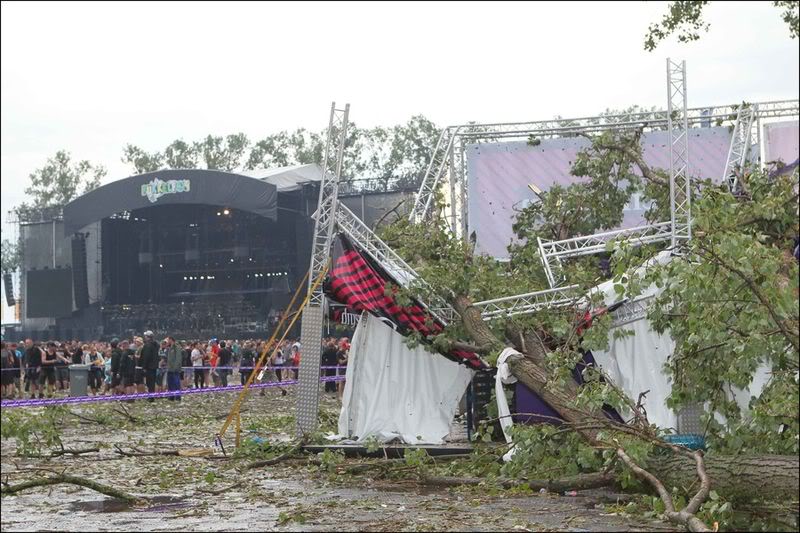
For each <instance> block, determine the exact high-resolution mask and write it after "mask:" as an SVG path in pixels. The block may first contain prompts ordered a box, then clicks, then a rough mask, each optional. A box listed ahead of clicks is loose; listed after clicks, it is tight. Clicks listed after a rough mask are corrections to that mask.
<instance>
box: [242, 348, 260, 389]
mask: <svg viewBox="0 0 800 533" xmlns="http://www.w3.org/2000/svg"><path fill="white" fill-rule="evenodd" d="M255 365H256V354H255V353H254V352H253V343H252V342H250V341H248V342H246V343H244V348H242V352H241V358H240V359H239V380H240V381H241V383H242V385H244V384H245V383H246V382H247V380H248V379H250V375H251V374H252V373H253V367H254V366H255Z"/></svg>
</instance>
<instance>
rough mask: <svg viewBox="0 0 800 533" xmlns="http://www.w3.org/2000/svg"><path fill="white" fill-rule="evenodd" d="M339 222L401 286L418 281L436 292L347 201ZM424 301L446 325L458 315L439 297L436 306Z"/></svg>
mask: <svg viewBox="0 0 800 533" xmlns="http://www.w3.org/2000/svg"><path fill="white" fill-rule="evenodd" d="M336 225H337V228H338V229H339V231H341V232H343V233H344V234H345V235H347V236H348V237H349V238H350V240H352V241H353V242H354V243H355V244H357V245H358V246H359V247H360V248H361V249H362V250H364V252H366V253H367V254H369V256H370V257H372V259H374V260H375V261H376V262H377V263H378V264H379V265H381V266H382V267H384V268H385V269H386V270H387V271H388V272H389V274H390V275H391V276H392V277H393V278H394V279H396V280H397V282H398V283H399V284H400V285H401V286H403V287H406V288H407V287H409V286H411V285H412V284H416V285H417V286H419V287H422V288H424V289H426V290H427V291H428V292H429V293H430V294H433V289H432V288H431V286H430V285H429V284H428V283H427V282H426V281H425V280H424V279H422V277H420V275H419V274H417V272H416V271H415V270H414V269H413V268H412V267H411V266H410V265H409V264H408V263H406V262H405V261H404V260H403V258H402V257H400V256H399V255H397V252H395V251H394V250H392V248H391V247H390V246H389V245H388V244H386V243H385V242H383V241H382V240H381V239H380V237H378V236H377V235H375V233H374V232H373V231H372V230H371V229H370V228H369V226H367V225H366V224H364V222H363V221H362V220H361V219H360V218H358V216H356V214H355V213H353V212H352V211H350V209H348V208H347V206H346V205H344V204H339V206H338V207H337V209H336ZM420 304H421V305H422V306H423V307H425V308H426V309H428V311H429V312H430V313H431V314H432V315H433V316H434V317H435V318H436V319H438V320H439V321H440V322H442V323H443V325H445V326H446V325H447V324H448V323H450V322H452V321H453V318H454V317H455V316H457V315H456V312H455V310H454V309H453V308H452V307H450V306H449V305H448V304H446V303H445V302H444V301H443V300H440V299H438V298H435V297H434V298H433V300H432V304H433V305H432V306H429V305H427V304H426V303H425V302H422V301H420Z"/></svg>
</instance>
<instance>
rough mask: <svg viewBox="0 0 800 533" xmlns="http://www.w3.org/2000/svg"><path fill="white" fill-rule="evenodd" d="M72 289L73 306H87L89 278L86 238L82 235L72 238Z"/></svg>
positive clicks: (80, 307)
mask: <svg viewBox="0 0 800 533" xmlns="http://www.w3.org/2000/svg"><path fill="white" fill-rule="evenodd" d="M72 291H73V293H74V294H75V307H77V308H78V309H83V308H84V307H89V278H88V275H87V272H86V239H85V238H84V237H83V236H76V237H73V238H72Z"/></svg>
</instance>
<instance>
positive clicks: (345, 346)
mask: <svg viewBox="0 0 800 533" xmlns="http://www.w3.org/2000/svg"><path fill="white" fill-rule="evenodd" d="M349 352H350V342H349V341H348V339H347V337H344V342H340V343H339V350H338V352H337V353H336V364H337V365H338V366H340V367H347V358H348V357H349ZM337 371H338V374H339V375H340V376H344V375H346V374H347V368H338V369H337ZM336 395H337V397H338V398H339V401H341V400H342V396H343V395H344V379H342V380H341V381H338V382H336Z"/></svg>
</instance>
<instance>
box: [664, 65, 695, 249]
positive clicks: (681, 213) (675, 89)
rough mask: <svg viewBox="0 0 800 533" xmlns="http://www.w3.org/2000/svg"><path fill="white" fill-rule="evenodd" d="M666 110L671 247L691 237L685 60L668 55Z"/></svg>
mask: <svg viewBox="0 0 800 533" xmlns="http://www.w3.org/2000/svg"><path fill="white" fill-rule="evenodd" d="M667 111H668V114H667V129H668V131H669V200H670V201H669V204H670V221H671V222H672V242H671V245H672V246H673V247H674V246H675V245H676V244H677V243H678V242H679V241H681V240H689V239H691V237H692V195H691V190H690V178H689V125H688V113H687V108H686V61H681V62H680V63H676V62H674V61H672V59H670V58H667Z"/></svg>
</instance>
